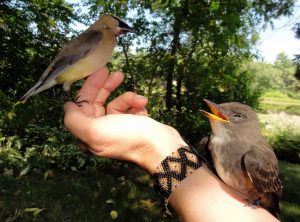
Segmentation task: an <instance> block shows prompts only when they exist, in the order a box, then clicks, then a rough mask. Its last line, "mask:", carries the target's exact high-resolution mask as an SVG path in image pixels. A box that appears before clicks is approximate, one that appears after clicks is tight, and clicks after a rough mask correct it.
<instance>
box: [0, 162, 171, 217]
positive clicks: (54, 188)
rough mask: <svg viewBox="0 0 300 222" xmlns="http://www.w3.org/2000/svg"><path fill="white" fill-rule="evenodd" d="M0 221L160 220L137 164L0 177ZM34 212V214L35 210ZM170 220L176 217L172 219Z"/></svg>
mask: <svg viewBox="0 0 300 222" xmlns="http://www.w3.org/2000/svg"><path fill="white" fill-rule="evenodd" d="M124 168H125V169H126V171H127V174H128V175H122V174H121V172H122V173H123V172H124ZM0 187H1V189H0V221H3V222H4V221H6V220H7V219H8V218H9V217H11V216H13V215H16V217H17V218H18V220H16V221H28V222H29V221H30V222H31V221H38V222H43V221H51V222H56V221H57V222H62V221H64V222H68V221H70V222H77V221H78V222H85V221H86V222H93V221H95V222H96V221H97V222H98V221H163V220H162V219H161V218H160V210H159V208H158V207H157V198H156V194H155V193H154V191H153V188H152V183H149V177H148V176H147V174H146V173H145V172H143V171H140V170H138V169H137V168H136V167H135V166H128V165H127V164H122V169H120V168H119V169H118V168H116V169H107V170H103V169H96V168H94V167H92V168H89V169H88V170H84V171H81V172H72V171H62V170H54V171H53V175H51V177H48V178H47V179H46V180H45V179H44V174H43V173H42V172H38V171H36V172H31V173H30V174H28V175H26V176H24V177H22V178H18V177H15V176H10V175H6V176H0ZM34 214H36V215H34ZM173 221H174V220H173Z"/></svg>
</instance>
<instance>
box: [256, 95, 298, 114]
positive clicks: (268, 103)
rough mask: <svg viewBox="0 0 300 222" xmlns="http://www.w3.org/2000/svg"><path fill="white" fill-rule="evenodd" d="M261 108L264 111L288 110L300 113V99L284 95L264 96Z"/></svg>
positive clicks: (292, 112)
mask: <svg viewBox="0 0 300 222" xmlns="http://www.w3.org/2000/svg"><path fill="white" fill-rule="evenodd" d="M261 109H262V110H263V111H264V112H267V111H274V112H281V111H284V112H287V113H289V114H296V115H300V100H298V99H293V98H290V97H288V96H286V95H282V96H270V95H267V96H263V97H262V98H261Z"/></svg>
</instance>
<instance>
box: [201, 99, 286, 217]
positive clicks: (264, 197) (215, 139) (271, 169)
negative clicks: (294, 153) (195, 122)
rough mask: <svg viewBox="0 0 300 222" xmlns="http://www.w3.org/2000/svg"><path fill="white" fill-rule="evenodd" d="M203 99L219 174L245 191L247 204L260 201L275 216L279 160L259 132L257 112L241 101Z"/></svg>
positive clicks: (212, 152)
mask: <svg viewBox="0 0 300 222" xmlns="http://www.w3.org/2000/svg"><path fill="white" fill-rule="evenodd" d="M204 101H205V102H206V103H207V104H208V106H209V107H210V109H211V111H212V113H209V112H206V111H203V110H201V111H202V112H203V113H204V115H205V116H207V117H208V118H209V120H210V124H211V128H212V134H211V136H210V139H209V144H208V149H209V150H210V153H211V158H212V161H213V164H214V166H215V169H216V171H217V173H218V175H219V177H220V178H221V180H222V181H223V182H224V183H226V184H227V185H228V186H230V187H231V188H233V189H235V190H237V191H239V192H240V193H242V194H244V195H246V196H247V199H248V201H249V204H250V205H254V206H257V205H260V206H262V207H263V208H265V209H266V210H268V211H269V212H270V213H272V214H273V215H274V216H275V217H277V218H278V217H279V199H280V197H281V193H282V183H281V181H280V179H279V177H278V160H277V158H276V156H275V153H274V151H273V150H272V148H271V147H270V146H269V145H268V143H267V142H266V140H265V138H264V137H263V135H262V134H261V130H260V127H259V121H258V118H257V115H256V113H255V112H254V110H253V109H252V108H251V107H249V106H247V105H244V104H241V103H236V102H231V103H222V104H220V105H217V104H215V103H213V102H211V101H209V100H204Z"/></svg>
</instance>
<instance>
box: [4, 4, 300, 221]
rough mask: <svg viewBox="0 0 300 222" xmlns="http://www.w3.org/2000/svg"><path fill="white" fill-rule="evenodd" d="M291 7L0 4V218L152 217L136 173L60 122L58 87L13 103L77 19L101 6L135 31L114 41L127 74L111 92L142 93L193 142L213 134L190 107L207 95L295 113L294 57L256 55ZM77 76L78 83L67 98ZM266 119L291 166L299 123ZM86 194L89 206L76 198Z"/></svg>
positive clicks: (289, 203) (72, 32) (91, 17)
mask: <svg viewBox="0 0 300 222" xmlns="http://www.w3.org/2000/svg"><path fill="white" fill-rule="evenodd" d="M293 6H294V1H292V0H281V1H276V0H264V1H262V0H255V1H249V0H248V1H247V0H239V1H233V0H230V1H217V0H216V1H215V0H213V1H206V0H201V1H199V0H157V1H147V0H143V1H136V0H129V1H124V0H119V1H112V0H108V1H102V0H85V1H82V2H79V3H76V4H75V3H70V2H67V1H64V0H52V1H45V0H19V1H10V0H4V1H1V2H0V42H1V50H0V51H1V58H0V107H1V110H0V175H1V176H0V184H1V187H2V190H1V192H0V220H1V221H2V220H3V221H6V220H10V221H13V219H14V218H15V220H18V219H20V220H24V221H32V220H35V221H48V220H49V221H94V220H100V221H108V220H113V219H114V220H119V221H131V220H134V219H135V220H138V221H152V220H154V221H158V220H160V219H159V218H160V217H159V210H158V208H157V206H156V204H157V198H156V197H155V195H154V194H153V192H152V189H151V186H152V184H151V181H150V179H149V177H148V176H147V175H145V173H144V172H142V171H139V170H137V169H135V168H134V167H133V166H131V165H130V164H129V165H128V163H120V162H117V161H113V160H106V159H102V158H97V157H95V156H89V155H86V154H83V153H81V152H80V151H79V150H78V149H77V147H76V140H75V138H73V137H72V136H71V135H70V134H69V133H68V132H67V131H66V130H65V129H64V126H63V124H62V119H63V110H62V106H63V103H64V102H65V97H64V95H63V92H62V90H61V87H60V86H57V87H54V88H52V89H50V90H47V91H45V92H43V93H41V94H39V95H37V96H35V97H33V98H30V100H29V101H28V102H27V103H26V104H23V105H18V106H16V105H15V103H16V101H17V100H18V99H19V98H20V97H21V96H22V95H23V94H24V93H25V92H26V91H27V90H28V89H29V88H30V87H31V86H32V85H33V84H34V83H35V81H37V79H38V78H39V76H40V75H41V73H42V72H43V71H44V69H45V68H46V67H47V65H48V64H49V63H50V62H51V60H52V59H53V58H54V56H55V55H56V54H57V52H58V51H59V50H60V48H61V47H62V46H63V45H64V44H65V43H66V42H67V41H69V40H70V39H72V38H73V37H74V36H76V35H77V34H78V32H79V30H78V27H82V26H83V25H89V24H91V23H92V22H93V21H95V20H96V19H97V18H98V16H99V14H102V13H113V14H116V15H118V16H120V17H123V18H124V19H125V20H126V21H129V22H130V23H131V24H132V26H133V27H134V28H135V29H136V30H137V33H136V35H127V36H124V37H122V38H121V39H119V47H118V48H117V49H116V51H115V53H114V54H113V57H112V59H111V62H110V63H109V64H108V66H109V68H110V70H123V72H125V74H126V80H125V83H124V84H123V85H122V86H121V87H120V89H119V90H118V91H117V92H116V93H115V94H114V96H116V95H118V94H120V93H122V92H124V90H133V91H136V92H138V93H140V94H143V95H146V96H148V97H149V106H148V110H149V113H150V114H151V117H153V118H155V119H157V120H158V121H161V122H164V123H167V124H170V125H172V126H174V127H175V128H176V129H178V130H179V132H180V133H181V135H183V136H184V138H185V139H186V140H187V141H188V142H189V143H190V144H192V145H194V146H197V145H198V143H199V141H200V140H201V138H202V136H204V135H206V134H207V133H208V132H209V131H210V128H209V125H208V122H207V120H206V119H205V118H203V116H202V115H201V113H200V112H199V111H198V110H199V109H200V108H205V106H204V104H203V102H202V100H203V98H208V99H210V100H212V101H215V102H217V103H220V102H225V101H238V102H242V103H246V104H248V105H251V106H253V107H255V108H256V109H257V110H258V111H259V112H261V113H266V112H268V110H275V111H283V110H284V111H287V112H288V113H289V114H298V115H299V106H298V105H299V99H300V96H299V81H297V80H296V78H295V77H297V75H294V74H295V65H294V63H293V62H292V61H290V60H289V59H288V58H287V57H286V56H285V55H284V54H279V55H278V58H277V60H276V62H275V63H274V64H266V63H264V62H263V61H261V62H259V61H258V60H257V59H256V58H257V56H256V54H255V43H256V42H257V41H258V39H259V36H258V31H259V30H260V29H261V28H264V27H266V26H267V25H270V24H271V23H272V20H273V19H275V18H278V17H280V16H283V15H290V14H291V13H292V11H293ZM297 30H298V29H296V33H297ZM296 73H297V72H296ZM81 83H82V82H78V83H76V84H74V86H73V93H74V94H75V93H76V90H77V89H78V88H79V87H80V85H81ZM114 96H113V97H114ZM113 97H112V98H113ZM261 98H263V99H261ZM270 101H271V102H270ZM279 101H280V102H281V106H278V103H279ZM282 101H284V104H283V105H282ZM274 104H275V105H276V104H277V105H276V107H274V106H275V105H274ZM287 104H289V105H287ZM290 104H292V105H290ZM297 110H298V111H297ZM265 119H266V118H265ZM265 119H264V117H263V116H262V122H264V120H265ZM269 123H270V121H268V124H269ZM268 124H263V125H262V129H263V132H264V133H265V135H266V136H267V138H268V139H269V142H270V143H271V144H272V145H273V147H274V149H275V152H276V153H277V155H278V157H279V158H280V159H281V160H285V161H288V162H291V163H294V164H299V152H300V151H299V137H300V132H299V131H298V129H295V130H294V131H293V132H294V133H293V134H291V133H289V132H290V129H289V128H287V129H285V130H284V131H280V130H273V129H274V127H273V128H272V130H271V131H270V130H268V127H267V125H268ZM269 125H270V124H269ZM282 166H283V167H282V169H289V170H288V171H289V172H290V171H295V172H297V170H299V168H293V169H292V170H290V167H291V166H293V165H285V163H283V164H282ZM128 172H131V173H128ZM283 172H286V171H283ZM286 175H287V174H286ZM289 175H293V174H289ZM294 175H296V174H294ZM298 175H299V174H298ZM90 177H92V178H90ZM284 180H286V181H287V183H288V184H290V183H289V181H291V180H292V181H293V180H295V181H296V182H297V180H296V179H295V178H294V179H291V177H288V179H284ZM116 181H117V182H116ZM298 182H299V178H298ZM294 183H295V182H294ZM288 187H292V186H288ZM289 191H290V192H287V195H286V196H284V201H285V202H284V205H283V209H284V212H285V214H284V215H292V216H289V218H288V217H287V216H286V218H288V219H289V220H288V221H293V218H294V217H293V215H296V216H297V215H299V214H300V213H299V212H300V210H299V206H298V205H297V201H299V198H298V199H297V195H295V193H297V191H295V190H294V189H292V188H289ZM298 194H299V193H298ZM82 200H86V201H88V202H90V203H91V208H89V209H87V207H86V206H85V205H84V206H82ZM75 212H76V213H75ZM291 212H292V213H291ZM296 216H295V218H296ZM75 218H76V219H75ZM95 218H97V219H95ZM125 219H126V220H125Z"/></svg>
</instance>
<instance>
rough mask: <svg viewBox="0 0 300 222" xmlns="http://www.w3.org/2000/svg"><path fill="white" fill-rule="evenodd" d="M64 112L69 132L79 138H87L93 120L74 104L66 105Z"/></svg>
mask: <svg viewBox="0 0 300 222" xmlns="http://www.w3.org/2000/svg"><path fill="white" fill-rule="evenodd" d="M64 110H65V117H64V125H65V127H66V128H67V130H68V131H69V132H70V133H72V134H74V135H75V136H76V137H78V138H85V137H86V136H87V135H86V133H87V132H89V131H88V129H89V126H90V123H91V120H92V119H91V118H89V117H88V116H86V115H84V114H83V112H82V110H81V108H80V107H79V106H77V105H76V104H75V103H72V102H68V103H66V104H65V105H64Z"/></svg>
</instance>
